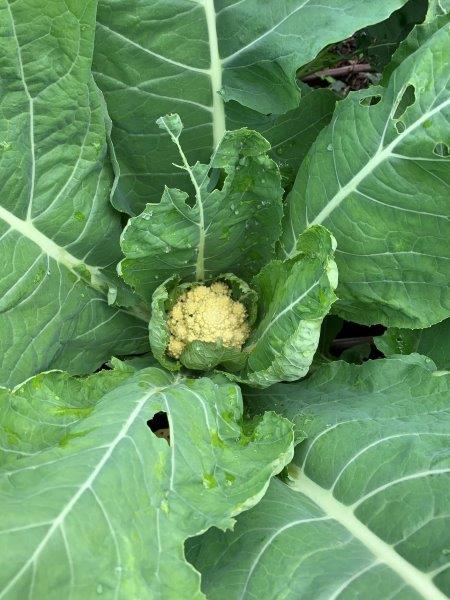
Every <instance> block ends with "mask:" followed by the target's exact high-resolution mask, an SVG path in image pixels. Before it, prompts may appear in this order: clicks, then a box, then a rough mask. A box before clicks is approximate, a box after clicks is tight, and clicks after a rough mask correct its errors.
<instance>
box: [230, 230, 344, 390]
mask: <svg viewBox="0 0 450 600" xmlns="http://www.w3.org/2000/svg"><path fill="white" fill-rule="evenodd" d="M334 248H335V242H334V239H333V237H332V236H331V235H330V233H329V232H328V231H327V230H326V229H325V228H324V227H320V226H317V227H312V228H310V229H308V230H307V231H305V232H304V233H303V234H302V235H301V236H300V237H299V240H298V243H297V249H296V254H295V255H294V257H293V258H291V259H288V260H285V261H281V260H277V261H272V262H271V263H269V264H268V265H267V266H266V267H264V268H263V269H262V271H261V272H260V273H259V274H258V275H257V276H256V277H255V279H254V281H253V287H254V288H255V290H256V292H257V293H258V297H259V306H258V314H259V319H258V324H257V327H256V328H255V331H254V332H253V333H252V335H251V336H250V339H249V341H248V343H247V344H246V346H245V347H244V351H245V352H247V353H248V361H247V365H246V369H245V372H244V374H242V381H245V382H246V383H250V384H252V385H260V386H263V387H266V386H268V385H271V384H272V383H276V382H277V381H293V380H295V379H299V378H300V377H303V376H304V375H306V374H307V372H308V370H309V367H310V365H311V362H312V359H313V356H314V353H315V351H316V349H317V346H318V343H319V337H320V327H321V324H322V321H323V319H324V317H325V316H326V315H327V313H328V312H329V310H330V307H331V304H332V303H333V302H334V301H335V300H336V296H335V295H334V291H333V290H334V289H335V288H336V285H337V271H336V265H335V263H334V260H333V256H334Z"/></svg>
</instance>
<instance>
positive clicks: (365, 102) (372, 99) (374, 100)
mask: <svg viewBox="0 0 450 600" xmlns="http://www.w3.org/2000/svg"><path fill="white" fill-rule="evenodd" d="M378 102H381V96H380V95H379V94H378V95H376V96H367V97H366V98H361V100H360V101H359V103H360V104H361V106H375V104H378Z"/></svg>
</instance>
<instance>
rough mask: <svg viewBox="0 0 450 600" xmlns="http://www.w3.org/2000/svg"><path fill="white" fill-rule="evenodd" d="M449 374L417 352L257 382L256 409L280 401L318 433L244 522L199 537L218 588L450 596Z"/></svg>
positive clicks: (196, 560)
mask: <svg viewBox="0 0 450 600" xmlns="http://www.w3.org/2000/svg"><path fill="white" fill-rule="evenodd" d="M449 377H450V376H449V375H447V376H439V374H437V373H436V372H435V371H433V367H432V364H430V363H427V362H426V360H425V359H424V358H423V357H419V356H417V355H416V356H415V357H414V356H413V357H407V358H406V357H402V358H398V359H391V360H377V361H370V362H368V363H365V364H364V365H362V366H356V365H348V364H346V363H343V362H335V363H332V364H330V365H328V366H326V367H323V368H322V369H321V370H319V371H318V372H317V373H315V374H314V375H313V376H312V377H311V378H309V379H308V380H306V381H304V382H300V383H295V384H289V385H277V386H274V387H273V388H270V389H269V390H265V391H264V392H258V391H253V392H251V393H250V394H251V395H250V394H249V396H248V398H247V399H248V405H249V406H250V407H251V408H252V410H254V411H258V410H262V409H263V408H264V407H265V406H268V405H270V406H271V407H272V408H273V407H275V408H276V410H278V411H281V412H282V413H283V414H285V415H289V416H290V417H291V418H294V419H295V420H296V422H297V426H298V428H299V429H301V430H302V431H303V432H304V433H305V434H306V435H307V439H306V441H304V442H302V443H301V444H300V445H299V446H298V449H297V452H296V458H295V459H294V463H295V465H296V466H293V467H291V468H290V486H291V487H288V486H287V485H286V484H284V483H281V482H280V481H274V482H273V483H272V484H271V486H270V489H269V491H268V493H267V495H266V496H265V498H264V499H263V500H262V501H261V502H260V504H258V506H257V507H256V508H254V509H253V510H251V511H249V512H248V513H247V514H245V515H242V517H240V518H239V519H238V523H237V525H236V527H235V529H234V531H233V532H229V533H225V534H223V533H219V532H218V531H214V530H211V531H210V532H208V533H207V534H205V535H204V536H202V537H201V538H198V539H197V540H195V541H194V542H193V544H192V546H191V549H190V552H189V558H190V560H191V561H192V562H193V564H194V565H195V566H196V568H198V569H199V570H200V571H201V573H202V582H203V584H202V585H203V590H204V592H205V594H206V595H207V597H208V598H211V600H219V599H220V600H222V599H223V600H225V599H227V600H229V599H230V600H235V599H236V600H237V599H238V598H239V599H240V600H247V599H250V598H258V597H260V598H264V599H266V598H267V600H272V599H273V600H275V599H277V598H286V599H289V600H294V599H295V600H303V599H305V600H306V599H309V598H318V597H321V598H327V599H331V598H334V599H335V598H364V599H367V600H378V599H379V598H395V599H398V600H412V599H417V600H419V599H420V598H426V599H427V600H444V599H445V598H446V597H447V596H446V594H448V593H449V592H450V579H449V573H450V568H449V563H448V555H447V547H448V533H447V532H448V526H449V521H450V514H449V507H448V502H447V495H448V494H447V490H448V485H449V473H450V459H449V442H448V440H449V426H450V411H449V398H450V389H449Z"/></svg>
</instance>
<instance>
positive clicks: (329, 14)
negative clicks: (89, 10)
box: [94, 0, 406, 214]
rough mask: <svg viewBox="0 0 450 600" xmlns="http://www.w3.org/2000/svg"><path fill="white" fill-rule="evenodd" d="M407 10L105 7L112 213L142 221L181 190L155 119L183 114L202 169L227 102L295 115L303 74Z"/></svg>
mask: <svg viewBox="0 0 450 600" xmlns="http://www.w3.org/2000/svg"><path fill="white" fill-rule="evenodd" d="M405 1H406V0H377V2H373V1H372V0H326V1H321V2H315V1H312V0H277V1H276V2H270V3H269V4H270V6H269V5H267V3H266V4H265V5H264V6H263V7H262V6H261V3H260V1H259V0H240V1H238V2H236V1H234V0H215V1H214V0H194V1H192V0H172V1H171V2H148V1H147V0H102V1H101V2H99V10H98V17H97V20H98V27H97V37H96V51H95V57H94V69H95V74H96V78H97V81H98V83H99V85H100V87H101V88H102V90H103V91H104V93H105V96H106V101H107V104H108V110H109V113H110V115H111V117H112V119H113V122H114V126H115V127H114V129H113V141H114V144H115V148H116V151H117V157H118V160H119V164H120V168H121V174H120V179H119V185H118V187H117V191H116V194H115V197H114V203H115V205H116V206H117V207H119V208H121V209H122V210H125V211H127V212H130V213H131V214H136V213H138V212H140V210H142V208H143V207H144V205H145V203H146V202H155V201H157V200H159V198H160V195H161V192H162V187H163V186H164V185H170V186H171V187H182V185H183V180H184V177H183V174H182V173H180V172H179V171H178V172H177V171H174V169H173V167H172V164H171V163H172V162H173V161H174V160H176V153H175V152H174V149H173V147H172V145H171V142H170V139H169V138H168V136H167V135H166V136H165V135H164V134H162V133H161V132H160V131H158V129H157V127H156V126H155V124H154V123H155V121H156V119H157V118H158V117H159V116H161V115H164V114H167V113H169V112H177V113H179V114H180V116H181V118H182V120H183V122H184V123H185V125H186V130H187V133H188V136H189V137H188V142H187V144H186V147H188V148H189V153H190V154H189V155H188V158H190V157H195V158H196V159H197V158H198V159H199V160H201V161H202V162H205V161H207V160H208V157H209V156H210V155H211V153H212V150H213V149H214V148H215V147H216V146H217V144H218V143H219V141H220V139H221V137H222V135H223V133H224V132H225V128H226V111H225V107H224V103H223V100H222V97H224V98H225V99H226V100H237V101H239V102H240V103H241V104H243V105H245V106H247V107H249V108H251V109H256V110H257V111H259V112H261V113H264V114H267V113H275V114H282V113H284V112H286V111H287V110H290V109H293V108H295V107H296V106H297V104H298V101H299V96H300V94H299V90H298V88H297V86H296V83H295V72H296V69H297V68H298V67H300V66H302V65H304V64H306V63H308V62H310V61H311V60H312V59H313V58H314V57H315V56H316V54H317V53H318V52H319V51H320V50H321V49H322V48H324V47H325V46H326V45H328V44H330V43H332V42H336V41H339V40H342V39H344V38H346V37H347V36H348V35H350V34H352V33H353V32H354V31H356V30H357V29H360V28H361V27H363V26H365V25H368V24H371V23H374V22H377V21H382V20H383V19H385V18H386V17H387V16H389V14H390V13H391V12H392V11H393V10H395V9H397V8H399V7H400V6H402V5H403V4H404V3H405ZM221 90H222V94H223V95H222V97H221V96H220V95H219V93H218V92H219V91H221Z"/></svg>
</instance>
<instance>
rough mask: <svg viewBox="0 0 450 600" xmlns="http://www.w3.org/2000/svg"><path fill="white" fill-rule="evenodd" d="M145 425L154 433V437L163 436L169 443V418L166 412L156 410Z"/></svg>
mask: <svg viewBox="0 0 450 600" xmlns="http://www.w3.org/2000/svg"><path fill="white" fill-rule="evenodd" d="M147 425H148V426H149V428H150V429H151V430H152V432H153V433H154V434H155V435H156V437H160V438H164V439H165V440H166V441H167V443H168V444H170V430H169V419H168V418H167V413H165V412H158V413H156V414H155V415H154V416H153V418H152V419H149V420H148V421H147Z"/></svg>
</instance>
